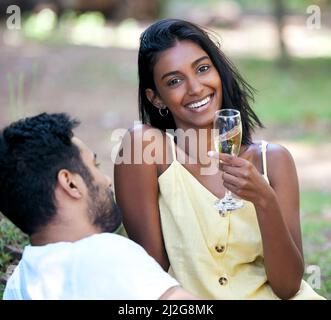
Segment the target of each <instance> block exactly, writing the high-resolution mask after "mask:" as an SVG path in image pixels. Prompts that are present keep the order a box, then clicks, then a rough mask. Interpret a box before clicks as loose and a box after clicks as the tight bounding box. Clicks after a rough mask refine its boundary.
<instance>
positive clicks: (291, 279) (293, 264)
mask: <svg viewBox="0 0 331 320" xmlns="http://www.w3.org/2000/svg"><path fill="white" fill-rule="evenodd" d="M219 158H220V159H221V160H222V161H223V162H224V163H223V164H222V170H223V171H224V173H223V179H224V186H225V187H226V188H228V189H229V190H230V191H232V192H234V193H235V194H237V195H238V196H239V197H241V198H243V199H245V200H248V201H251V202H252V203H253V204H254V206H255V209H256V213H257V218H258V222H259V227H260V231H261V236H262V242H263V251H264V261H265V269H266V273H267V277H268V281H269V283H270V286H271V287H272V289H273V291H274V292H275V293H276V294H277V295H278V296H279V297H280V298H282V299H288V298H290V297H292V296H294V295H295V294H296V293H297V291H298V290H299V288H300V284H301V279H302V276H303V272H304V262H303V254H302V244H301V230H300V211H299V186H298V178H297V174H296V169H295V165H294V161H293V158H292V156H291V155H290V153H289V152H288V151H287V150H286V149H285V148H283V147H281V146H279V145H271V144H268V152H267V163H268V178H269V181H270V185H269V184H268V183H267V182H266V181H265V179H264V178H263V176H262V175H261V174H260V173H259V172H258V171H257V169H256V168H255V166H254V165H253V164H252V163H251V162H250V161H248V160H246V159H243V158H234V157H231V156H229V155H225V154H220V155H219Z"/></svg>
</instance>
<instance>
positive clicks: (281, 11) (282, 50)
mask: <svg viewBox="0 0 331 320" xmlns="http://www.w3.org/2000/svg"><path fill="white" fill-rule="evenodd" d="M272 1H273V6H274V17H275V20H276V24H277V31H278V47H279V60H278V62H279V65H280V66H281V67H284V68H285V67H287V66H288V65H289V63H290V57H289V53H288V51H287V48H286V43H285V40H284V26H285V13H286V9H285V5H284V2H283V0H272Z"/></svg>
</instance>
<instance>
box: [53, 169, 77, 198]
mask: <svg viewBox="0 0 331 320" xmlns="http://www.w3.org/2000/svg"><path fill="white" fill-rule="evenodd" d="M80 180H81V178H80V176H79V175H77V174H75V175H74V174H72V173H71V172H70V171H68V170H66V169H62V170H60V171H59V173H58V174H57V181H58V184H59V186H60V188H61V189H62V190H63V191H64V192H65V193H67V195H69V196H70V197H72V198H75V199H81V198H82V196H83V194H82V192H81V190H80V188H81V187H82V183H81V181H80Z"/></svg>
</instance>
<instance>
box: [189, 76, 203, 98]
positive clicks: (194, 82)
mask: <svg viewBox="0 0 331 320" xmlns="http://www.w3.org/2000/svg"><path fill="white" fill-rule="evenodd" d="M202 91H203V85H202V83H201V82H200V80H199V79H197V78H195V77H194V78H192V79H189V81H188V94H189V95H192V96H199V95H200V94H201V93H202Z"/></svg>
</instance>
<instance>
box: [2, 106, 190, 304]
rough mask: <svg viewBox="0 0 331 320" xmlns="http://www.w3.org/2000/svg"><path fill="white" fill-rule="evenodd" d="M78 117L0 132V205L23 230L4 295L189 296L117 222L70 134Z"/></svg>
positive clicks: (37, 120) (93, 165)
mask: <svg viewBox="0 0 331 320" xmlns="http://www.w3.org/2000/svg"><path fill="white" fill-rule="evenodd" d="M78 124H79V123H78V121H76V120H73V119H70V118H69V116H68V115H66V114H63V113H62V114H47V113H43V114H40V115H38V116H35V117H31V118H26V119H23V120H20V121H18V122H16V123H13V124H11V125H10V126H8V127H6V128H4V129H3V130H2V131H1V132H0V186H1V188H0V211H1V212H2V213H3V214H4V215H5V216H7V218H9V219H10V220H11V221H12V222H13V223H14V224H15V225H16V226H17V227H19V228H20V229H21V230H22V231H23V232H25V233H26V234H28V235H29V236H30V241H31V245H29V246H27V247H25V249H24V252H23V256H22V259H21V261H20V262H19V264H18V266H17V267H16V269H15V271H14V273H13V274H12V276H11V277H10V278H9V280H8V282H7V286H6V289H5V292H4V299H192V298H193V299H194V298H195V297H194V296H192V295H191V294H189V293H188V292H186V291H184V290H183V289H182V288H181V287H180V286H179V285H178V282H177V281H176V280H175V279H173V278H171V277H170V276H169V275H168V274H167V273H166V272H164V271H163V270H162V268H161V267H160V266H159V265H158V264H157V262H156V261H155V260H154V259H153V258H152V257H150V256H149V255H148V254H147V253H146V252H145V251H144V249H143V248H142V247H140V246H139V245H137V244H136V243H134V242H132V241H130V240H129V239H126V238H124V237H122V236H119V235H116V234H112V233H111V232H113V231H114V230H116V228H117V227H118V226H119V225H120V223H121V214H120V212H119V210H118V208H117V206H116V205H115V203H114V200H113V194H112V191H111V189H110V187H111V182H110V179H109V177H107V176H106V175H104V174H103V173H102V172H101V171H100V169H99V168H98V166H99V165H98V163H97V159H96V154H95V153H93V152H92V151H91V150H90V149H89V148H88V147H87V146H86V145H85V144H84V143H83V142H82V141H81V140H79V139H78V138H77V137H75V136H74V135H73V131H72V130H73V129H74V128H75V127H76V126H77V125H78Z"/></svg>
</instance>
